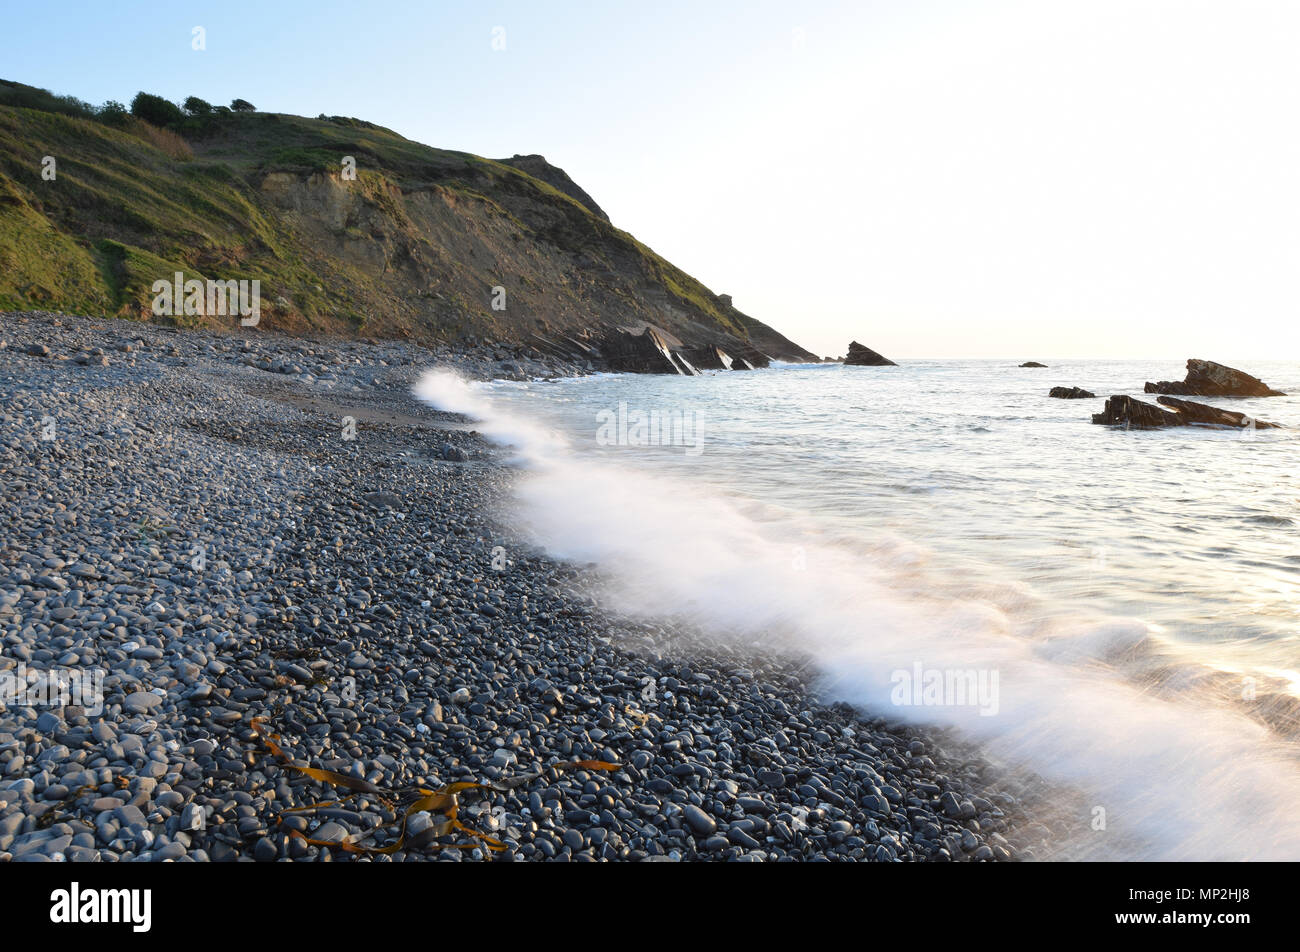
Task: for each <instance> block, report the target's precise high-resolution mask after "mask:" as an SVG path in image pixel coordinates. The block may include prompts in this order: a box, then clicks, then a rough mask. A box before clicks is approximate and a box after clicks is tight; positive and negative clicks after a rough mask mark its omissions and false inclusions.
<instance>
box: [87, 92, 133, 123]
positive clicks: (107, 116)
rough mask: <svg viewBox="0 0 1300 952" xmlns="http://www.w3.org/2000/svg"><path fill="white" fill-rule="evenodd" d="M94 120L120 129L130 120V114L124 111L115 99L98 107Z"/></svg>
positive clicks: (124, 107) (124, 108)
mask: <svg viewBox="0 0 1300 952" xmlns="http://www.w3.org/2000/svg"><path fill="white" fill-rule="evenodd" d="M96 118H98V119H99V121H100V122H102V123H104V125H106V126H116V127H117V128H118V129H121V128H122V127H123V126H125V125H126V124H127V122H128V121H129V120H130V118H131V114H130V113H129V112H127V111H126V106H123V105H122V104H121V103H120V102H118V101H117V100H115V99H110V100H109V101H108V102H106V103H104V105H102V106H100V107H99V112H98V113H97V114H96Z"/></svg>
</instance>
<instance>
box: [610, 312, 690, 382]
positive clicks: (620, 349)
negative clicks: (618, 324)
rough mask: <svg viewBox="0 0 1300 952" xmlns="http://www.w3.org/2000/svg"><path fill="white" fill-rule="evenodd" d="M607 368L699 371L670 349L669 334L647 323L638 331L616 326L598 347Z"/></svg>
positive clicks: (648, 371)
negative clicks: (603, 356)
mask: <svg viewBox="0 0 1300 952" xmlns="http://www.w3.org/2000/svg"><path fill="white" fill-rule="evenodd" d="M601 351H602V352H603V353H604V355H605V361H606V364H607V365H608V366H609V369H610V370H613V371H615V372H618V373H630V374H683V375H685V376H688V377H689V376H694V375H696V374H698V373H699V371H698V370H696V369H695V367H694V366H693V365H692V364H691V363H690V361H689V360H687V359H686V358H685V357H684V356H682V355H681V354H680V353H676V352H674V350H673V347H672V344H671V343H670V339H669V337H668V335H667V334H666V333H665V332H663V331H661V330H660V329H659V328H657V327H653V326H651V325H649V324H647V325H646V326H644V327H642V328H641V329H640V330H637V331H628V330H623V329H616V330H613V331H611V332H610V334H609V336H608V337H607V338H606V339H605V342H604V344H603V345H602V346H601Z"/></svg>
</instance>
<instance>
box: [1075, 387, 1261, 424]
mask: <svg viewBox="0 0 1300 952" xmlns="http://www.w3.org/2000/svg"><path fill="white" fill-rule="evenodd" d="M1159 402H1160V403H1161V404H1162V406H1156V405H1154V404H1151V403H1144V402H1143V401H1141V400H1135V399H1133V398H1132V397H1130V396H1126V395H1123V394H1117V395H1115V396H1113V397H1110V398H1109V399H1108V400H1107V401H1106V407H1105V409H1104V410H1102V412H1101V413H1094V414H1093V415H1092V422H1093V423H1100V424H1103V425H1105V426H1123V427H1125V428H1132V429H1137V430H1160V429H1165V428H1166V427H1174V426H1193V425H1196V426H1223V427H1236V428H1238V429H1245V428H1250V427H1253V428H1255V429H1260V430H1272V429H1277V428H1278V424H1276V423H1265V422H1264V421H1263V420H1255V419H1253V418H1251V417H1248V416H1246V414H1244V413H1238V412H1237V411H1235V410H1220V409H1219V408H1218V407H1212V406H1210V405H1208V404H1205V403H1193V402H1192V401H1190V400H1178V399H1176V398H1174V397H1160V398H1159Z"/></svg>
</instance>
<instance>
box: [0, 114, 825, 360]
mask: <svg viewBox="0 0 1300 952" xmlns="http://www.w3.org/2000/svg"><path fill="white" fill-rule="evenodd" d="M29 113H30V111H29V110H22V109H8V108H0V176H4V179H3V181H0V186H3V188H0V191H7V192H8V193H10V194H11V195H13V196H16V197H15V198H14V199H13V200H12V201H11V202H10V203H9V204H4V203H0V225H5V226H12V227H11V228H10V229H9V230H12V231H14V232H15V236H16V237H15V238H14V241H15V243H16V244H17V245H21V244H22V241H23V234H24V233H25V232H31V231H32V230H33V228H34V225H33V222H37V223H41V224H43V225H47V226H48V227H49V228H52V229H53V230H54V231H56V232H58V233H60V234H61V235H62V236H63V237H64V239H65V242H64V243H65V244H67V245H69V246H71V247H76V248H77V249H78V254H79V255H80V256H81V257H82V258H85V259H86V260H79V261H78V262H77V265H78V268H79V269H80V270H79V272H78V273H79V274H81V275H83V276H84V275H91V277H89V278H86V280H84V281H82V282H81V283H82V284H85V283H87V282H89V283H91V284H93V283H95V282H96V281H102V286H100V287H96V288H92V289H91V290H90V292H86V289H85V288H81V287H78V288H70V287H68V286H66V282H64V283H63V284H60V282H59V281H58V279H57V269H56V268H53V267H49V266H48V262H45V263H42V262H40V261H34V262H32V263H30V264H29V263H25V262H22V261H19V262H18V263H17V265H16V269H17V270H18V271H20V272H23V273H18V274H16V275H14V274H11V275H9V278H8V280H7V281H5V282H4V283H0V304H6V305H8V306H28V305H40V306H45V307H50V306H55V307H59V306H62V307H63V308H64V309H68V310H77V309H79V308H80V309H86V310H89V311H103V310H108V311H110V312H116V313H119V314H122V315H124V316H131V317H137V318H141V319H158V318H157V317H156V315H153V314H151V312H150V301H151V294H150V290H149V289H150V287H151V285H152V283H153V282H154V281H156V280H159V279H163V278H166V279H170V278H171V277H172V273H173V272H174V271H182V272H185V274H186V276H187V277H197V278H200V279H204V278H213V279H218V280H225V279H230V278H240V279H245V278H246V279H253V278H256V279H259V280H260V281H261V289H262V290H261V295H262V301H263V304H262V312H261V313H262V323H261V325H260V326H262V327H263V328H270V329H278V330H284V331H288V332H307V331H313V332H327V333H364V334H365V335H368V336H376V337H383V336H400V337H409V338H413V339H417V340H426V341H429V342H435V341H439V342H441V341H460V340H467V339H473V340H478V341H487V342H496V343H500V344H503V345H507V346H516V347H517V346H532V345H534V344H535V343H537V342H538V339H539V338H540V339H541V340H542V341H543V342H550V343H556V342H563V341H565V340H571V339H576V340H579V341H586V342H591V341H598V340H603V339H607V338H608V337H609V336H610V335H611V334H613V333H614V332H616V330H617V329H620V328H630V329H640V328H643V327H645V326H647V325H651V326H654V327H657V328H659V329H661V330H662V331H664V332H666V333H667V334H668V335H670V336H671V337H672V338H674V339H676V340H678V341H680V342H681V345H682V346H683V347H686V348H698V347H707V346H714V345H716V346H720V347H721V348H722V349H723V350H724V351H726V352H727V353H729V354H740V353H744V352H746V349H747V348H752V350H753V352H754V353H755V354H759V355H765V356H769V357H776V358H781V359H792V360H804V359H815V358H813V355H811V354H809V353H808V352H807V351H804V350H803V349H802V348H799V347H798V346H797V345H795V344H794V343H793V342H791V341H790V340H788V339H787V338H785V337H784V336H782V335H781V334H779V333H777V332H775V331H773V330H772V329H771V328H770V327H768V326H767V325H765V324H763V323H761V322H759V321H756V320H754V319H753V318H751V317H749V316H747V315H745V314H743V313H741V312H740V311H738V310H736V308H735V307H734V306H733V305H732V303H731V300H730V298H729V297H728V296H726V295H718V294H715V293H713V292H712V291H711V290H710V289H708V288H706V287H704V286H703V285H702V284H700V283H699V282H698V281H696V280H695V279H694V278H692V277H691V276H690V275H688V274H686V273H685V272H683V271H681V270H680V269H678V268H676V267H674V266H673V265H672V264H670V263H669V262H667V261H665V260H664V259H662V258H660V257H659V256H658V255H656V254H655V253H654V252H653V251H651V250H650V249H649V248H646V247H645V246H644V245H642V244H641V243H640V242H638V241H637V240H636V239H635V238H633V237H632V236H631V235H630V234H628V233H627V232H625V231H622V230H621V229H618V228H616V227H614V226H613V225H612V224H611V223H610V222H609V221H608V219H607V218H606V217H605V216H604V213H603V212H602V211H601V210H600V208H599V206H598V205H596V203H595V201H594V200H593V199H592V198H591V197H590V196H588V195H587V194H586V193H585V192H583V191H582V190H581V189H580V188H578V186H577V185H576V184H575V183H573V182H572V181H571V180H570V179H569V178H568V176H567V175H565V174H564V173H563V171H561V170H559V169H557V168H555V167H553V166H550V165H549V164H548V163H546V161H545V160H544V159H543V158H542V157H541V156H517V157H515V159H513V160H507V162H506V163H501V162H494V161H491V160H488V159H483V158H479V157H477V156H472V155H468V154H466V153H457V152H447V151H444V150H438V149H432V148H428V147H426V146H422V145H419V144H418V143H413V142H410V141H409V140H406V139H403V138H402V137H400V136H397V135H396V134H395V133H392V132H390V131H388V130H384V129H380V128H378V127H375V126H372V125H370V124H368V123H359V122H358V121H357V120H341V119H338V118H337V117H336V118H335V119H333V120H325V119H317V120H310V119H302V118H299V117H294V116H275V115H265V114H255V115H247V116H237V117H235V118H233V119H227V120H223V121H222V123H220V124H217V125H216V126H214V127H213V128H212V129H211V130H210V131H209V133H208V134H207V135H205V136H204V137H203V138H201V139H198V140H196V141H194V142H193V143H192V145H193V150H194V153H195V154H194V157H193V158H192V159H188V158H187V159H176V158H172V157H170V156H168V155H165V154H163V153H161V152H160V151H159V150H158V149H156V148H154V147H153V146H151V145H150V144H149V143H147V142H144V141H142V140H141V139H139V138H133V137H131V136H128V135H125V134H123V133H121V132H119V131H116V130H112V129H107V128H105V127H102V126H99V125H98V124H95V123H90V122H87V121H84V120H78V119H72V118H68V117H54V118H52V119H51V118H49V117H44V116H40V114H29ZM34 115H35V116H40V121H39V122H37V121H35V120H34V119H33V116H34ZM6 125H7V126H8V129H9V130H10V131H12V132H13V135H10V136H6V135H5V132H6V131H7V130H6ZM81 127H84V128H81ZM23 138H27V139H32V140H35V141H31V142H25V143H23V147H25V148H27V149H28V150H29V151H30V149H31V148H32V147H36V146H39V147H41V148H47V149H49V150H51V154H55V153H54V151H53V150H55V149H63V150H65V152H66V151H69V150H76V153H75V154H77V155H78V163H77V165H76V166H75V167H74V168H72V169H70V170H69V172H68V173H67V174H68V176H69V179H71V182H70V184H69V185H68V187H66V188H62V189H58V190H52V189H48V188H47V189H44V190H43V191H41V190H40V183H39V182H38V181H37V180H35V179H33V180H32V181H27V179H31V178H32V175H31V174H30V172H29V171H28V166H29V165H30V163H25V162H23V161H21V160H20V159H21V157H15V156H13V155H10V154H7V153H10V152H12V151H16V150H17V148H18V143H19V140H21V139H23ZM345 159H351V160H352V163H353V165H354V167H355V175H352V174H348V172H345V171H344V169H345V167H346V164H347V163H346V162H345ZM38 196H39V197H38ZM19 205H20V206H21V208H17V207H16V206H19ZM88 205H90V206H94V210H95V213H94V214H88V213H87V206H88ZM6 217H7V218H8V221H5V219H6ZM4 234H5V232H4V231H3V230H0V237H3V236H4ZM46 237H47V238H48V236H46ZM0 244H2V242H0ZM50 244H51V243H50V242H48V241H46V242H45V245H46V246H49V245H50ZM0 250H2V249H0ZM10 257H14V258H16V256H10ZM90 261H93V262H96V263H97V264H98V273H96V271H95V270H94V269H92V268H90V267H88V266H87V263H88V262H90ZM106 302H107V303H108V306H107V307H105V303H106ZM163 319H168V318H163ZM223 319H224V318H222V317H221V316H214V315H184V316H179V317H175V318H174V319H172V320H174V322H175V323H181V324H197V325H209V326H211V325H217V324H220V323H221V321H222V320H223Z"/></svg>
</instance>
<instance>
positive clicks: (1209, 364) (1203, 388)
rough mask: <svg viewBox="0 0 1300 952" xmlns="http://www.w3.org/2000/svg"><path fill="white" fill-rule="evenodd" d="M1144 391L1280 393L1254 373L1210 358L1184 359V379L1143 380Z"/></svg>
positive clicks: (1191, 394) (1199, 394)
mask: <svg viewBox="0 0 1300 952" xmlns="http://www.w3.org/2000/svg"><path fill="white" fill-rule="evenodd" d="M1145 390H1146V392H1147V393H1167V394H1172V395H1174V396H1179V397H1284V396H1286V394H1285V393H1283V392H1282V391H1281V390H1274V389H1273V388H1272V387H1270V386H1268V384H1266V383H1264V381H1262V380H1260V379H1259V378H1258V377H1252V376H1251V375H1250V374H1248V373H1246V372H1245V371H1242V370H1235V369H1234V368H1232V367H1225V366H1224V365H1223V364H1216V363H1215V362H1214V361H1212V360H1197V359H1196V358H1195V357H1193V358H1191V359H1190V360H1188V361H1187V377H1186V379H1184V380H1181V381H1179V380H1161V381H1160V382H1158V383H1151V382H1150V381H1148V382H1147V385H1146V387H1145Z"/></svg>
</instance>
